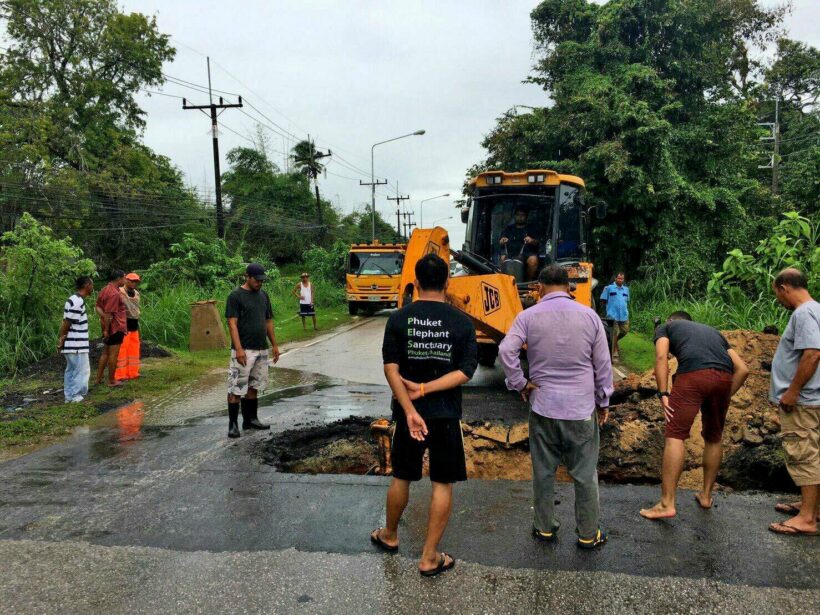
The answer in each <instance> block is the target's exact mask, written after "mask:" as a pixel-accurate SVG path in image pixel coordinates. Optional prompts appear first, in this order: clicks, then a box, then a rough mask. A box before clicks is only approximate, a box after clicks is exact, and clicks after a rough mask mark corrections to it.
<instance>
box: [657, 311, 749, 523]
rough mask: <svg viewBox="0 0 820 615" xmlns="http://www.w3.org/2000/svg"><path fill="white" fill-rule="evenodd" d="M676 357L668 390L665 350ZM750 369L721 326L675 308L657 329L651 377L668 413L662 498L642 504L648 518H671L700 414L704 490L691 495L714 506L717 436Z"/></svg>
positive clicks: (720, 449) (718, 454) (718, 451)
mask: <svg viewBox="0 0 820 615" xmlns="http://www.w3.org/2000/svg"><path fill="white" fill-rule="evenodd" d="M670 352H671V353H672V354H673V355H674V356H675V358H676V359H677V360H678V370H677V372H676V373H675V376H674V381H673V382H674V386H673V387H672V393H671V394H670V393H669V392H668V384H669V353H670ZM748 375H749V368H748V367H746V363H744V362H743V359H741V358H740V356H739V355H738V354H737V353H736V352H735V351H734V350H732V349H731V348H729V342H727V341H726V338H725V337H723V335H721V334H720V331H718V330H717V329H713V328H712V327H708V326H706V325H702V324H700V323H697V322H692V317H691V316H689V314H687V313H686V312H675V313H674V314H672V315H671V316H670V317H669V320H667V321H666V324H664V325H661V326H660V327H658V329H657V330H656V331H655V380H656V381H657V383H658V397H659V398H660V400H661V405H662V406H663V411H664V414H665V415H666V445H665V447H664V450H663V470H662V481H661V501H660V502H658V503H657V504H655V506H653V507H652V508H644V509H643V510H641V515H642V516H644V517H646V518H647V519H668V518H670V517H674V516H675V514H676V510H675V491H676V490H677V488H678V480H679V479H680V475H681V472H683V461H684V456H685V454H686V449H685V447H684V442H685V440H686V439H687V438H688V437H689V431H690V430H691V429H692V423H693V422H694V420H695V417H696V416H697V413H698V411H700V413H701V422H702V424H703V431H702V434H703V440H704V444H703V491H701V492H699V493H697V494H696V495H695V498H696V499H697V501H698V504H700V506H701V507H702V508H711V507H712V489H713V488H714V486H715V480H716V479H717V474H718V470H719V469H720V461H721V458H722V456H723V447H722V445H721V439H722V437H723V425H724V423H725V422H726V412H727V411H728V410H729V401H730V400H731V399H732V396H733V395H734V394H735V393H736V392H737V391H738V389H740V387H741V386H743V383H744V382H745V381H746V377H747V376H748Z"/></svg>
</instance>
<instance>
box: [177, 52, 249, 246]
mask: <svg viewBox="0 0 820 615" xmlns="http://www.w3.org/2000/svg"><path fill="white" fill-rule="evenodd" d="M207 62H208V102H209V104H207V105H189V104H188V101H187V100H186V99H184V98H183V99H182V109H183V110H184V111H189V110H191V109H196V110H199V111H202V113H205V109H210V112H211V114H210V117H211V135H212V139H213V148H214V187H215V188H216V236H217V237H219V238H220V239H224V238H225V212H224V211H223V210H222V176H221V173H220V172H219V132H218V126H217V123H216V118H217V116H218V114H217V112H216V111H217V109H233V108H238V107H241V106H242V97H241V96H240V97H239V102H238V103H225V102H224V101H223V100H222V97H221V96H220V97H219V104H214V98H213V93H212V92H211V58H210V57H208V58H207ZM205 115H208V114H207V113H205Z"/></svg>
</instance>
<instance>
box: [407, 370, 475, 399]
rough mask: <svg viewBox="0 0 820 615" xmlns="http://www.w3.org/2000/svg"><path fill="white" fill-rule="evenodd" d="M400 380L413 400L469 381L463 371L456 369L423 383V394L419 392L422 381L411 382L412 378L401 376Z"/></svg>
mask: <svg viewBox="0 0 820 615" xmlns="http://www.w3.org/2000/svg"><path fill="white" fill-rule="evenodd" d="M401 381H402V383H403V384H404V388H405V389H407V395H408V396H409V398H410V401H415V400H417V399H419V398H420V397H424V396H425V395H429V394H430V393H439V392H441V391H447V390H448V389H455V388H456V387H460V386H461V385H462V384H467V383H468V382H469V381H470V378H469V376H467V374H465V373H464V372H463V371H461V370H460V369H457V370H455V371H452V372H449V373H447V374H444V375H443V376H441V377H440V378H436V379H435V380H431V381H430V382H425V383H423V384H424V395H422V394H421V384H422V383H418V382H413V381H412V380H407V379H406V378H402V379H401Z"/></svg>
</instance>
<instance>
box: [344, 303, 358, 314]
mask: <svg viewBox="0 0 820 615" xmlns="http://www.w3.org/2000/svg"><path fill="white" fill-rule="evenodd" d="M347 313H348V314H350V315H351V316H355V315H356V314H358V313H359V304H358V303H356V302H355V301H350V302H348V304H347Z"/></svg>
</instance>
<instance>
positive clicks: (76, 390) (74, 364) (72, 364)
mask: <svg viewBox="0 0 820 615" xmlns="http://www.w3.org/2000/svg"><path fill="white" fill-rule="evenodd" d="M63 356H64V357H65V361H66V366H65V376H64V378H63V394H64V395H65V400H66V401H67V402H69V401H82V399H83V397H85V396H86V395H87V394H88V377H89V376H90V375H91V364H90V363H89V361H88V353H87V352H72V353H66V354H64V355H63Z"/></svg>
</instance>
